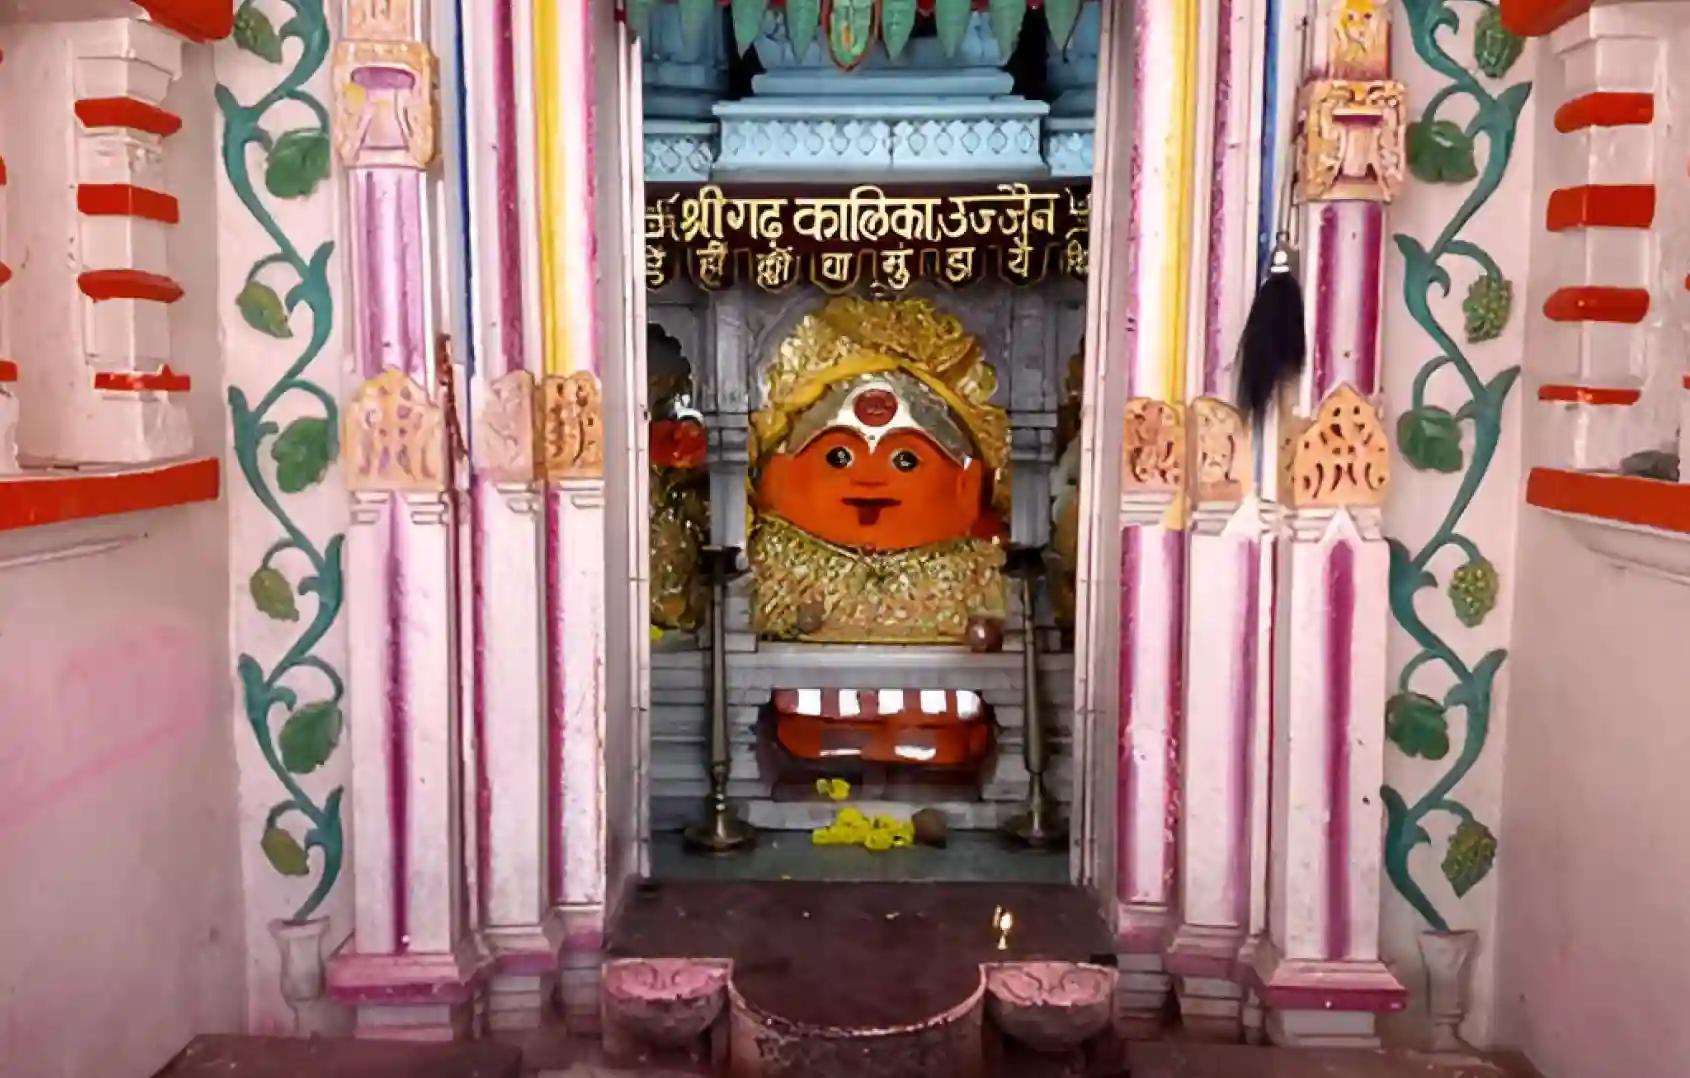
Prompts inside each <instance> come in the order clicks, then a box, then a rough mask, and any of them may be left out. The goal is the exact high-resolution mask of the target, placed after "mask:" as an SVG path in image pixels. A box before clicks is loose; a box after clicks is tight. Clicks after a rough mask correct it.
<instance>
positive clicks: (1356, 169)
mask: <svg viewBox="0 0 1690 1078" xmlns="http://www.w3.org/2000/svg"><path fill="white" fill-rule="evenodd" d="M1407 102H1408V94H1407V91H1406V90H1405V89H1404V88H1403V84H1402V83H1400V82H1395V81H1390V80H1372V81H1361V80H1353V79H1316V80H1315V81H1313V82H1311V83H1309V84H1308V86H1307V87H1305V88H1304V90H1303V126H1302V130H1301V132H1300V133H1299V134H1298V137H1297V144H1298V168H1297V180H1298V189H1297V194H1298V198H1299V199H1301V200H1302V201H1304V202H1328V201H1335V200H1339V199H1361V200H1366V201H1370V202H1389V201H1391V200H1392V199H1393V198H1395V197H1396V194H1397V192H1398V191H1399V190H1400V189H1401V188H1402V184H1403V180H1404V178H1405V175H1406V169H1407V161H1408V157H1407V151H1406V139H1407V132H1408V122H1407V108H1408V104H1407Z"/></svg>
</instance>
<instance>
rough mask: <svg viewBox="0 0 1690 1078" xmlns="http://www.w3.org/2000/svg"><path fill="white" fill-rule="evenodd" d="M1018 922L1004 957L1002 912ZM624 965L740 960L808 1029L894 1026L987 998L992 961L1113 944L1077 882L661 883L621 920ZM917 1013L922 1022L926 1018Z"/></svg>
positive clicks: (741, 979)
mask: <svg viewBox="0 0 1690 1078" xmlns="http://www.w3.org/2000/svg"><path fill="white" fill-rule="evenodd" d="M1000 906H1001V907H1002V908H1004V909H1006V910H1009V911H1011V912H1012V913H1013V914H1014V928H1013V929H1012V931H1011V932H1010V935H1009V939H1008V946H1007V947H1006V948H1005V949H1004V950H1001V951H1000V950H998V949H997V943H998V933H997V932H996V931H995V930H994V929H993V927H992V914H993V912H994V911H995V910H996V909H997V908H998V907H1000ZM607 949H608V951H609V954H610V956H611V957H616V958H622V957H697V958H728V959H732V960H733V963H734V972H733V983H734V986H735V988H736V989H737V990H738V991H739V992H740V993H741V994H742V995H743V996H744V997H745V998H746V999H747V1001H749V1002H752V1003H754V1004H755V1005H756V1006H757V1007H759V1008H761V1009H763V1010H766V1011H768V1012H770V1013H774V1014H778V1015H780V1016H782V1017H783V1018H787V1019H790V1020H791V1021H794V1022H799V1023H816V1024H825V1025H829V1026H835V1027H850V1028H880V1027H886V1026H896V1025H900V1024H902V1023H904V1022H908V1021H911V1020H915V1019H919V1018H923V1017H927V1016H930V1015H934V1014H938V1013H940V1012H942V1011H945V1010H947V1009H948V1008H950V1007H952V1006H954V1005H956V1004H957V1003H958V1002H960V1001H961V1000H963V999H965V998H966V997H968V996H969V995H970V994H971V993H973V992H975V991H976V990H977V989H978V987H979V985H980V963H982V962H994V961H1013V960H1020V959H1029V958H1053V959H1061V960H1065V961H1079V962H1084V961H1092V960H1096V959H1097V958H1098V957H1099V956H1107V955H1109V954H1110V952H1111V950H1112V945H1111V942H1110V937H1109V931H1108V928H1107V926H1106V925H1105V924H1104V922H1103V918H1102V917H1101V915H1100V914H1099V912H1098V910H1097V908H1096V906H1095V904H1094V903H1093V901H1092V899H1091V898H1090V897H1089V896H1088V895H1087V894H1086V893H1085V892H1083V891H1081V890H1079V889H1078V888H1075V887H1068V886H1058V885H1046V884H1007V883H1005V884H999V883H840V882H817V881H725V882H708V883H705V882H661V883H658V882H652V883H647V884H643V885H641V887H640V888H639V889H638V890H637V891H636V892H635V893H634V894H633V895H631V896H630V897H629V899H628V901H627V902H626V903H625V905H624V907H623V909H622V912H621V914H620V915H619V916H618V918H617V919H616V921H615V922H614V923H613V925H612V926H611V930H610V940H609V944H608V948H607ZM912 1016H914V1019H912Z"/></svg>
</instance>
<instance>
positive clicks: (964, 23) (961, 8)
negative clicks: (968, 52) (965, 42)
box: [933, 0, 974, 56]
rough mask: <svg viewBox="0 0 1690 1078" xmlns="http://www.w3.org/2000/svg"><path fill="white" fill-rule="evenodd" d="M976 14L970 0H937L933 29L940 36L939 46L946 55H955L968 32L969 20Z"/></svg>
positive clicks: (934, 7) (934, 8) (934, 9)
mask: <svg viewBox="0 0 1690 1078" xmlns="http://www.w3.org/2000/svg"><path fill="white" fill-rule="evenodd" d="M973 15H974V5H973V4H972V3H971V2H970V0H935V2H934V5H933V29H934V32H935V33H936V34H937V35H938V37H939V47H940V48H942V49H944V50H945V55H946V56H955V55H956V51H957V49H959V48H961V47H962V39H963V37H964V36H966V35H967V33H968V20H969V19H970V18H972V17H973Z"/></svg>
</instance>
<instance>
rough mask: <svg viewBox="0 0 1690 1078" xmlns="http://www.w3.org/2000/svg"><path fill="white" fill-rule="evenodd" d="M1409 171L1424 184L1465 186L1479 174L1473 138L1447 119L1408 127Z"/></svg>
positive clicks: (1413, 124)
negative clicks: (1463, 184)
mask: <svg viewBox="0 0 1690 1078" xmlns="http://www.w3.org/2000/svg"><path fill="white" fill-rule="evenodd" d="M1408 168H1409V171H1410V172H1413V173H1414V176H1415V178H1416V179H1419V180H1424V181H1425V182H1426V183H1466V182H1467V181H1469V180H1471V179H1473V178H1474V177H1475V176H1477V175H1478V174H1479V165H1478V162H1477V161H1475V160H1474V158H1473V139H1472V137H1471V136H1470V135H1468V134H1467V132H1466V131H1464V130H1462V128H1461V125H1459V124H1457V123H1454V122H1452V121H1450V120H1433V121H1432V122H1430V123H1411V124H1409V125H1408Z"/></svg>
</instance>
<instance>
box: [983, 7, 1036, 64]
mask: <svg viewBox="0 0 1690 1078" xmlns="http://www.w3.org/2000/svg"><path fill="white" fill-rule="evenodd" d="M986 14H987V17H988V18H990V20H991V23H992V36H993V37H995V38H997V41H998V56H999V58H1001V59H1002V60H1003V61H1004V62H1005V63H1008V62H1009V58H1010V57H1011V56H1012V55H1014V54H1015V43H1016V42H1018V41H1020V40H1021V22H1022V20H1023V19H1025V18H1026V17H1027V0H988V4H987V7H986Z"/></svg>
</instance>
